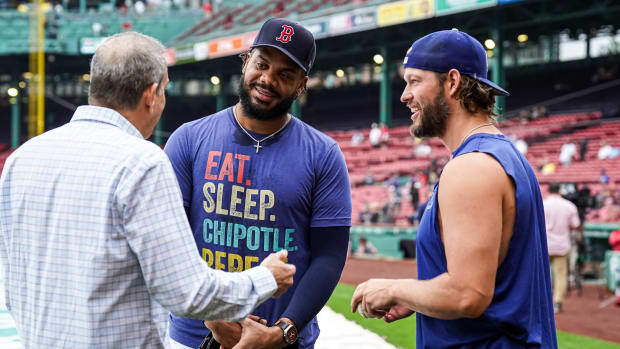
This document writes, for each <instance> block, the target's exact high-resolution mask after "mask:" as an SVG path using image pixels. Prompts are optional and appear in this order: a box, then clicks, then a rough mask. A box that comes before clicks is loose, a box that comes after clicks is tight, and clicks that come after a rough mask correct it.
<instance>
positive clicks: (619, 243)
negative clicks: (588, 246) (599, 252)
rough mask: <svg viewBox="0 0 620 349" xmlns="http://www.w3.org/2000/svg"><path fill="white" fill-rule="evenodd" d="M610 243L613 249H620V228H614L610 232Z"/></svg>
mask: <svg viewBox="0 0 620 349" xmlns="http://www.w3.org/2000/svg"><path fill="white" fill-rule="evenodd" d="M619 223H620V222H619ZM609 245H610V246H611V249H612V250H613V251H620V229H617V230H614V231H612V232H611V234H609Z"/></svg>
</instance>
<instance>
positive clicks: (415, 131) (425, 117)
mask: <svg viewBox="0 0 620 349" xmlns="http://www.w3.org/2000/svg"><path fill="white" fill-rule="evenodd" d="M419 113H420V115H419V116H418V118H419V119H420V125H419V126H415V124H414V125H411V129H410V132H411V134H412V135H413V136H415V137H418V138H425V137H426V138H430V137H438V136H442V135H443V134H444V133H445V131H446V121H447V120H448V117H449V116H450V106H449V105H448V103H447V102H446V96H445V94H444V91H443V90H441V89H440V90H439V91H438V92H437V95H435V98H434V99H433V102H432V103H431V104H429V105H427V106H424V107H422V108H421V109H420V112H419Z"/></svg>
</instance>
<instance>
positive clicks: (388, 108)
mask: <svg viewBox="0 0 620 349" xmlns="http://www.w3.org/2000/svg"><path fill="white" fill-rule="evenodd" d="M381 55H382V56H383V63H382V64H381V85H380V90H381V91H380V96H379V105H380V110H379V122H381V123H382V124H384V125H386V126H387V127H388V128H391V127H392V80H391V79H390V76H391V74H390V68H391V64H390V57H389V55H388V50H387V48H386V47H383V48H382V49H381Z"/></svg>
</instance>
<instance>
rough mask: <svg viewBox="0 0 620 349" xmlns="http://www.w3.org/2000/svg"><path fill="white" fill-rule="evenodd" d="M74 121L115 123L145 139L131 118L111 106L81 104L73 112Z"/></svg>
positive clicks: (72, 119)
mask: <svg viewBox="0 0 620 349" xmlns="http://www.w3.org/2000/svg"><path fill="white" fill-rule="evenodd" d="M74 121H95V122H101V123H106V124H109V125H114V126H116V127H118V128H120V129H121V130H123V131H125V132H126V133H129V134H130V135H132V136H136V137H139V138H142V139H144V137H143V136H142V134H141V133H140V131H138V129H137V128H136V127H135V126H134V125H133V124H132V123H131V122H129V120H127V119H125V117H124V116H122V115H121V114H119V113H118V112H117V111H116V110H113V109H110V108H105V107H97V106H94V105H82V106H79V107H78V108H77V109H76V110H75V113H73V117H71V122H74Z"/></svg>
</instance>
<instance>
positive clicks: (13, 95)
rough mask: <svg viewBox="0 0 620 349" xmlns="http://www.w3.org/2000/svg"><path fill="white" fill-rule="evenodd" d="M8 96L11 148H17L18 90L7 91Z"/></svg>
mask: <svg viewBox="0 0 620 349" xmlns="http://www.w3.org/2000/svg"><path fill="white" fill-rule="evenodd" d="M7 94H8V95H9V97H10V98H9V103H10V104H11V148H17V147H18V146H19V132H20V126H21V125H20V120H19V90H18V89H16V88H14V87H11V88H9V89H8V90H7Z"/></svg>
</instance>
